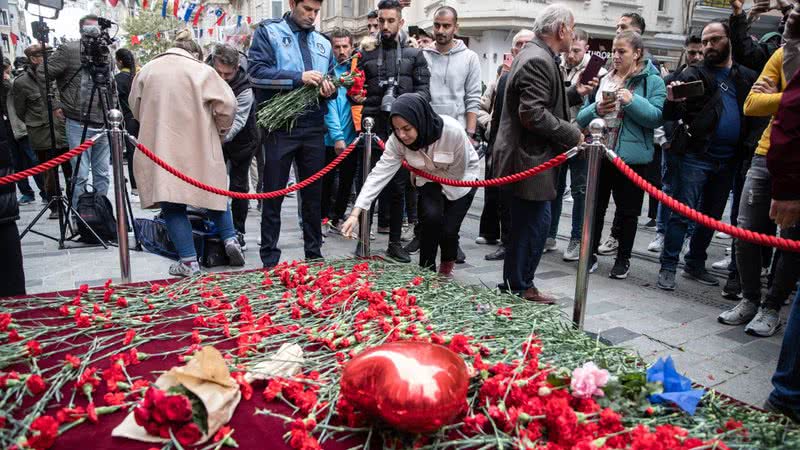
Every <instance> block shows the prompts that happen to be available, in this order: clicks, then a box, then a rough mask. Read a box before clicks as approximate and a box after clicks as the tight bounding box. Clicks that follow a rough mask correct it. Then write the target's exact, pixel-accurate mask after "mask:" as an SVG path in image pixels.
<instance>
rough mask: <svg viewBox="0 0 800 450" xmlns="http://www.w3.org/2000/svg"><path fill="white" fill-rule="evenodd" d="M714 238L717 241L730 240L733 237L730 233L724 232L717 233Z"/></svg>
mask: <svg viewBox="0 0 800 450" xmlns="http://www.w3.org/2000/svg"><path fill="white" fill-rule="evenodd" d="M714 237H715V238H717V239H730V238H731V235H730V234H728V233H723V232H722V231H717V233H716V234H715V235H714Z"/></svg>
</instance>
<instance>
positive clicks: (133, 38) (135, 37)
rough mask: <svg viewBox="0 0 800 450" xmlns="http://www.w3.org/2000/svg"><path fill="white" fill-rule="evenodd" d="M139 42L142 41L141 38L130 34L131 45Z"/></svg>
mask: <svg viewBox="0 0 800 450" xmlns="http://www.w3.org/2000/svg"><path fill="white" fill-rule="evenodd" d="M141 43H142V40H141V39H139V36H137V35H133V36H131V45H137V44H141Z"/></svg>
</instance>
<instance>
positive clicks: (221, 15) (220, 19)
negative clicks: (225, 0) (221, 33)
mask: <svg viewBox="0 0 800 450" xmlns="http://www.w3.org/2000/svg"><path fill="white" fill-rule="evenodd" d="M226 14H227V13H226V12H225V11H222V14H220V15H219V19H217V26H220V25H222V21H223V20H225V16H226Z"/></svg>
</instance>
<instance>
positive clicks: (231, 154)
mask: <svg viewBox="0 0 800 450" xmlns="http://www.w3.org/2000/svg"><path fill="white" fill-rule="evenodd" d="M228 85H230V87H231V90H232V91H233V95H235V96H236V97H237V98H238V97H239V94H241V93H242V92H244V91H246V90H247V89H252V87H251V85H250V81H249V79H248V77H247V72H245V70H244V69H243V68H242V67H239V69H238V71H237V72H236V75H235V76H234V78H233V80H231V81H229V82H228ZM256 107H257V104H256V102H255V99H254V100H253V105H252V107H251V108H250V113H249V114H248V116H247V122H245V124H244V127H242V129H241V130H239V132H238V133H236V136H234V137H233V139H231V140H230V142H226V143H224V144H222V153H223V154H224V155H225V157H226V158H230V159H234V160H237V161H242V160H245V159H249V158H252V157H253V155H254V154H255V152H256V149H257V148H258V144H259V142H260V137H259V130H258V126H256Z"/></svg>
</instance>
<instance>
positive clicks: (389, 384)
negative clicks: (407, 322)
mask: <svg viewBox="0 0 800 450" xmlns="http://www.w3.org/2000/svg"><path fill="white" fill-rule="evenodd" d="M468 388H469V372H468V370H467V365H466V363H465V362H464V360H463V359H461V357H460V356H458V354H456V353H454V352H452V351H451V350H449V349H447V348H446V347H442V346H441V345H435V344H430V343H426V342H393V343H391V344H384V345H380V346H378V347H374V348H371V349H369V350H367V351H365V352H363V353H361V354H359V355H358V356H356V357H355V358H353V359H352V360H351V361H350V362H349V363H347V365H346V366H345V368H344V373H343V374H342V381H341V392H342V396H343V397H344V398H345V399H346V400H347V401H348V402H350V403H351V404H353V405H354V406H356V407H357V408H359V409H361V410H362V411H365V412H367V413H368V414H370V415H372V416H377V417H379V418H381V419H383V420H384V421H386V422H387V423H388V424H390V425H392V426H393V427H395V428H397V429H399V430H402V431H408V432H412V433H431V432H433V431H436V430H438V429H439V428H441V427H442V426H444V425H448V424H451V423H453V422H454V421H455V419H456V418H457V417H459V415H461V414H462V413H463V412H464V411H465V409H466V407H467V389H468Z"/></svg>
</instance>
